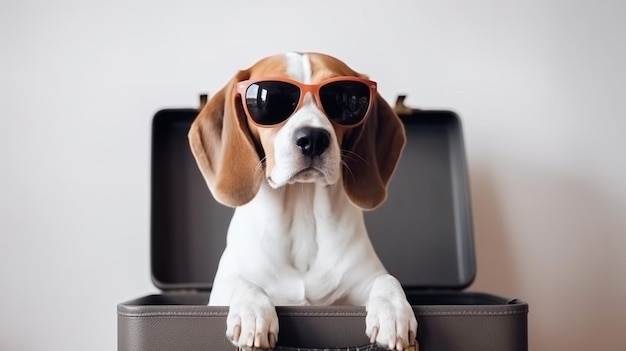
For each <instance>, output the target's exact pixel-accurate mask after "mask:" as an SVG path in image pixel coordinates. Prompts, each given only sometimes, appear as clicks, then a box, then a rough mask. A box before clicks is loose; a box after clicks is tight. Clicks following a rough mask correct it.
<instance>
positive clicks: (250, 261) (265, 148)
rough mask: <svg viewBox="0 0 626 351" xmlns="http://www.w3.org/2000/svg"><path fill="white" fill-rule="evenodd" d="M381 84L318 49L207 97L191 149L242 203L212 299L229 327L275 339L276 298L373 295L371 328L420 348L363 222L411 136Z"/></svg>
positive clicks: (214, 182)
mask: <svg viewBox="0 0 626 351" xmlns="http://www.w3.org/2000/svg"><path fill="white" fill-rule="evenodd" d="M405 139H406V138H405V132H404V128H403V126H402V123H401V121H400V119H399V118H398V116H397V115H396V114H395V113H394V112H393V110H392V109H391V107H390V106H389V105H388V104H387V103H386V102H385V101H384V100H383V99H382V98H381V96H380V95H379V94H378V93H377V91H376V83H375V82H372V81H370V80H369V79H368V78H367V77H366V76H364V75H362V74H359V73H357V72H355V71H354V70H352V69H351V68H349V67H348V66H347V65H346V64H345V63H343V62H342V61H340V60H338V59H336V58H334V57H331V56H328V55H325V54H321V53H287V54H280V55H276V56H271V57H267V58H264V59H262V60H260V61H258V62H257V63H255V64H254V65H252V66H251V67H250V68H248V69H245V70H242V71H239V72H238V73H237V74H236V75H235V77H234V78H232V79H231V81H230V82H229V83H228V84H227V85H226V86H225V87H224V88H223V89H221V90H220V91H219V92H218V93H217V94H216V95H214V96H213V97H212V98H211V99H210V100H209V101H208V103H207V104H206V105H205V106H204V107H203V108H202V110H201V111H200V113H199V115H198V116H197V118H196V119H195V121H194V122H193V124H192V126H191V128H190V131H189V141H190V145H191V150H192V152H193V155H194V157H195V159H196V162H197V164H198V166H199V168H200V170H201V172H202V175H203V176H204V178H205V180H206V183H207V185H208V187H209V189H210V191H211V193H212V195H213V196H214V197H215V199H216V200H217V201H218V202H220V203H222V204H224V205H226V206H230V207H235V208H236V209H235V212H234V215H233V217H232V219H231V222H230V226H229V228H228V234H227V244H226V248H225V250H224V252H223V254H222V257H221V259H220V262H219V267H218V270H217V273H216V276H215V280H214V283H213V289H212V291H211V296H210V300H209V305H221V306H230V308H229V313H228V317H227V326H226V336H227V337H228V338H229V339H230V340H231V341H232V342H233V344H234V345H236V346H238V347H242V348H268V347H272V348H273V347H274V346H275V344H276V342H277V338H278V318H277V315H276V310H275V306H276V305H360V306H366V309H367V317H366V328H365V333H366V335H367V336H368V337H369V338H370V340H371V341H372V342H377V343H378V344H379V345H381V346H383V347H387V348H389V349H392V350H405V349H407V348H408V349H415V346H414V345H415V338H416V332H417V321H416V319H415V315H414V313H413V310H412V308H411V306H410V305H409V303H408V302H407V300H406V295H405V293H404V291H403V289H402V287H401V286H400V283H399V282H398V280H397V279H395V278H394V277H393V276H391V275H389V274H388V273H387V271H386V270H385V268H384V267H383V265H382V263H381V262H380V260H379V258H378V257H377V255H376V253H375V251H374V248H373V247H372V244H371V242H370V239H369V237H368V234H367V230H366V228H365V223H364V220H363V210H371V209H374V208H376V207H377V206H379V205H380V204H381V203H382V202H383V201H384V200H385V198H386V196H387V184H388V182H389V180H390V178H391V176H392V174H393V172H394V170H395V168H396V165H397V163H398V160H399V158H400V155H401V153H402V150H403V148H404V144H405Z"/></svg>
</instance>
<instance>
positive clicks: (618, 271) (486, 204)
mask: <svg viewBox="0 0 626 351" xmlns="http://www.w3.org/2000/svg"><path fill="white" fill-rule="evenodd" d="M503 167H506V166H503ZM495 178H496V175H495V173H491V172H487V171H485V169H484V168H480V169H472V172H471V182H472V184H471V187H472V206H473V215H474V240H475V242H476V253H477V279H476V281H475V284H474V285H473V286H472V289H473V290H478V291H487V292H494V293H496V294H500V295H505V296H510V297H516V298H520V299H522V300H525V301H527V302H528V303H529V305H530V313H529V339H530V340H529V347H530V349H531V350H535V351H548V350H569V351H574V350H581V351H582V350H592V349H596V350H620V349H622V348H623V345H625V344H626V334H624V333H623V329H624V328H626V306H625V305H624V304H623V303H622V300H623V297H624V296H626V274H625V273H624V271H623V269H624V267H626V252H625V251H626V249H625V248H624V244H626V243H625V241H626V239H625V238H624V237H623V235H624V234H626V221H625V220H624V218H623V217H624V213H623V211H620V210H619V208H620V207H619V205H618V204H617V203H616V201H614V200H615V199H616V198H615V197H614V196H612V194H610V193H607V192H606V189H604V190H603V189H602V184H599V183H597V181H596V182H594V181H593V179H589V178H585V177H581V176H580V175H576V174H568V173H564V172H561V173H557V172H553V173H551V172H550V170H549V169H548V170H547V169H545V168H542V169H537V168H536V167H533V166H532V165H530V166H529V165H527V164H526V165H516V166H515V167H514V169H512V168H509V169H506V170H501V169H499V170H498V174H497V181H498V182H496V179H495ZM596 179H597V178H596ZM500 185H502V186H500ZM612 200H613V201H612ZM620 213H621V215H620Z"/></svg>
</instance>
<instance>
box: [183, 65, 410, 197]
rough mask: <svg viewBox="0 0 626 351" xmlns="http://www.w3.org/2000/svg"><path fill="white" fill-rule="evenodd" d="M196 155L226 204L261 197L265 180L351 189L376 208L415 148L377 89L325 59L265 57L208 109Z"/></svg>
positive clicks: (195, 141)
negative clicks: (405, 154) (406, 150)
mask: <svg viewBox="0 0 626 351" xmlns="http://www.w3.org/2000/svg"><path fill="white" fill-rule="evenodd" d="M189 140H190V144H191V150H192V152H193V154H194V157H195V158H196V161H197V163H198V166H199V167H200V170H201V172H202V174H203V176H204V178H205V180H206V182H207V184H208V186H209V189H210V190H211V193H212V194H213V196H214V197H215V198H216V200H217V201H219V202H220V203H222V204H224V205H227V206H231V207H235V206H241V205H243V204H245V203H247V202H249V201H250V200H252V198H254V196H255V195H256V193H257V191H258V190H259V187H260V184H261V182H262V181H264V179H265V181H267V182H268V184H269V185H270V186H271V187H273V188H279V187H282V186H286V185H288V184H292V183H297V182H301V183H311V182H317V183H320V184H325V185H332V184H336V183H337V182H339V181H343V184H344V188H345V191H346V193H347V195H348V198H349V199H350V201H352V202H353V203H354V204H355V205H356V206H358V207H360V208H363V209H373V208H375V207H377V206H378V205H380V204H381V203H382V202H383V201H384V200H385V198H386V196H387V184H388V182H389V179H390V178H391V175H392V174H393V172H394V170H395V168H396V165H397V162H398V160H399V158H400V154H401V152H402V149H403V147H404V143H405V134H404V128H403V126H402V123H401V121H400V119H399V118H398V116H397V115H396V114H395V113H394V112H393V110H392V109H391V107H390V106H389V105H388V104H387V103H386V102H385V101H384V100H383V99H382V98H381V97H380V95H379V94H378V93H377V92H376V83H374V82H371V81H369V80H368V79H367V78H366V77H365V76H364V75H362V74H359V73H357V72H355V71H353V70H352V69H351V68H349V67H348V66H347V65H346V64H345V63H343V62H341V61H340V60H338V59H336V58H333V57H331V56H328V55H324V54H319V53H306V54H299V53H292V54H284V55H277V56H271V57H267V58H264V59H262V60H260V61H258V62H257V63H255V64H254V65H253V66H252V67H250V68H249V69H246V70H242V71H239V72H238V73H237V74H236V75H235V77H234V78H233V79H232V80H231V81H230V82H229V83H228V84H227V85H226V86H225V87H224V88H223V89H222V90H220V91H219V92H218V93H217V94H215V95H214V96H213V97H212V98H211V99H210V100H209V102H208V103H207V104H206V105H205V106H204V108H203V109H202V110H201V111H200V114H199V115H198V117H197V118H196V120H195V121H194V122H193V124H192V126H191V129H190V131H189Z"/></svg>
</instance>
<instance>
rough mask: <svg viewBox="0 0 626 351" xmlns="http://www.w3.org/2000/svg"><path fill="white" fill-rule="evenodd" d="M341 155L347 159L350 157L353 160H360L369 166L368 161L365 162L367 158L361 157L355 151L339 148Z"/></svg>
mask: <svg viewBox="0 0 626 351" xmlns="http://www.w3.org/2000/svg"><path fill="white" fill-rule="evenodd" d="M341 155H342V156H344V157H345V158H347V159H351V160H354V161H361V162H363V163H365V164H366V165H367V166H368V167H371V165H370V164H369V162H367V160H366V159H365V158H363V156H361V155H359V154H357V153H356V152H354V151H352V150H346V149H341Z"/></svg>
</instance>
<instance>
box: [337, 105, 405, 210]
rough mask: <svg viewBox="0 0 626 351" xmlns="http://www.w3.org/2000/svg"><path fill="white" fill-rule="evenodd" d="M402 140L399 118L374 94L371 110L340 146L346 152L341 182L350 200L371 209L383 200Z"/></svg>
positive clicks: (403, 140)
mask: <svg viewBox="0 0 626 351" xmlns="http://www.w3.org/2000/svg"><path fill="white" fill-rule="evenodd" d="M405 142H406V135H405V132H404V126H403V125H402V121H401V120H400V118H399V117H398V116H397V115H396V113H395V112H393V110H392V108H391V107H390V106H389V104H387V102H386V101H385V100H384V99H383V98H382V97H381V96H380V95H379V94H377V95H376V101H375V105H374V110H373V112H372V113H371V114H370V116H368V118H367V120H366V121H365V123H364V124H363V125H361V126H359V127H358V128H357V129H355V130H352V131H351V132H350V134H349V135H347V136H346V139H345V140H344V142H343V145H342V148H343V149H344V150H346V151H347V152H346V151H344V152H343V154H344V157H343V161H344V167H345V168H344V170H343V183H344V188H345V190H346V193H347V194H348V198H349V199H350V201H352V203H354V204H355V205H356V206H358V207H360V208H362V209H365V210H370V209H374V208H376V207H378V206H379V205H380V204H382V203H383V202H384V201H385V199H386V198H387V184H388V183H389V180H390V179H391V176H392V174H393V172H394V171H395V169H396V166H397V164H398V161H399V159H400V155H401V154H402V150H403V149H404V144H405ZM346 168H347V169H346Z"/></svg>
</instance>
